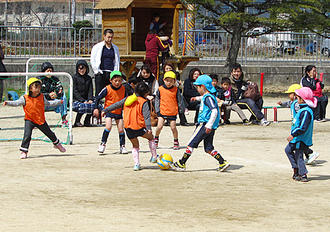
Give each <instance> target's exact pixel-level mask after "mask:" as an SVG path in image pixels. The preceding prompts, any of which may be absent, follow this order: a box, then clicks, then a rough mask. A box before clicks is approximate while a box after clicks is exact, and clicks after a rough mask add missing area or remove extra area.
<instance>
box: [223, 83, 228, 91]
mask: <svg viewBox="0 0 330 232" xmlns="http://www.w3.org/2000/svg"><path fill="white" fill-rule="evenodd" d="M229 86H230V85H229V83H222V84H221V87H222V88H223V89H224V90H226V91H227V90H228V89H229Z"/></svg>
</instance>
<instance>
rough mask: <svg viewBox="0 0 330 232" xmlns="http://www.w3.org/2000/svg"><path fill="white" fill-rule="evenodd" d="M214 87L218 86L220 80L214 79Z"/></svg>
mask: <svg viewBox="0 0 330 232" xmlns="http://www.w3.org/2000/svg"><path fill="white" fill-rule="evenodd" d="M212 85H213V86H214V87H215V86H217V85H218V80H217V79H212Z"/></svg>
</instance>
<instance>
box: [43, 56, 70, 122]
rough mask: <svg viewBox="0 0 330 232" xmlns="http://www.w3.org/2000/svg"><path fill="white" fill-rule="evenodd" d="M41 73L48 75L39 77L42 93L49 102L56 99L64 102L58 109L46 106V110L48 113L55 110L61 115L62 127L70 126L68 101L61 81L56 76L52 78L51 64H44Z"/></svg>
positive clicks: (52, 69) (52, 68)
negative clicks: (67, 118) (67, 117)
mask: <svg viewBox="0 0 330 232" xmlns="http://www.w3.org/2000/svg"><path fill="white" fill-rule="evenodd" d="M41 72H45V73H47V74H46V76H41V77H39V79H40V80H41V82H42V84H41V93H43V94H44V96H45V98H46V99H47V100H54V99H61V100H63V104H61V105H59V106H56V107H52V106H46V107H45V110H46V111H51V110H55V112H56V113H60V114H61V118H62V126H68V120H66V116H67V99H66V96H65V93H64V90H63V86H62V83H61V81H60V80H59V79H58V78H57V77H56V76H52V75H51V74H50V73H52V72H54V67H53V65H52V64H51V63H49V62H44V63H42V65H41Z"/></svg>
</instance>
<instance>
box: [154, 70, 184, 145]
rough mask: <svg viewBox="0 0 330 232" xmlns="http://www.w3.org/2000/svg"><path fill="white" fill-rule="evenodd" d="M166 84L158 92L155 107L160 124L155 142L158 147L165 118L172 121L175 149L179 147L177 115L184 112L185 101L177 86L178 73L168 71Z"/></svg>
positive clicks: (165, 78)
mask: <svg viewBox="0 0 330 232" xmlns="http://www.w3.org/2000/svg"><path fill="white" fill-rule="evenodd" d="M163 81H164V84H163V85H162V86H160V87H159V89H158V91H157V93H156V100H155V108H156V113H157V116H158V124H157V129H156V135H155V143H156V146H157V147H158V143H159V135H160V132H161V131H162V129H163V126H164V122H165V120H168V121H169V122H170V127H171V130H172V134H173V137H174V146H173V149H174V150H178V149H179V140H178V130H177V129H176V115H177V114H178V112H179V111H180V113H182V112H183V111H184V110H182V108H183V107H184V106H183V101H182V97H181V94H180V91H179V90H178V88H177V87H176V86H175V84H176V74H175V73H174V72H173V71H168V72H166V73H165V74H164V79H163Z"/></svg>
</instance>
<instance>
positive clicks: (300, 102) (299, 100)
mask: <svg viewBox="0 0 330 232" xmlns="http://www.w3.org/2000/svg"><path fill="white" fill-rule="evenodd" d="M297 98H298V103H299V104H303V103H305V101H304V99H302V98H301V97H299V96H297Z"/></svg>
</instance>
